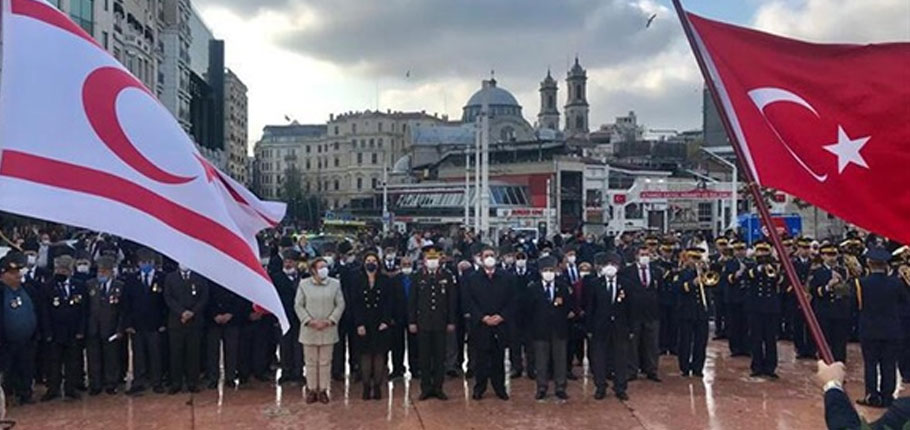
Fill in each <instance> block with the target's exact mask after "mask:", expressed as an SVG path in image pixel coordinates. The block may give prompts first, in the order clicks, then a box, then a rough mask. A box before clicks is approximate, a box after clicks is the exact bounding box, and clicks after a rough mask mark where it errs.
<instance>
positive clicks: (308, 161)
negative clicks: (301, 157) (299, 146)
mask: <svg viewBox="0 0 910 430" xmlns="http://www.w3.org/2000/svg"><path fill="white" fill-rule="evenodd" d="M306 169H307V170H310V159H309V158H307V159H306Z"/></svg>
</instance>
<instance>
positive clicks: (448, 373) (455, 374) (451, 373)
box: [446, 370, 458, 378]
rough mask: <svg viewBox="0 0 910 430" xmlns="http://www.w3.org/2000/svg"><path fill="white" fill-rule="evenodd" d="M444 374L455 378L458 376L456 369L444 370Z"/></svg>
mask: <svg viewBox="0 0 910 430" xmlns="http://www.w3.org/2000/svg"><path fill="white" fill-rule="evenodd" d="M446 376H448V377H449V378H457V377H458V371H457V370H449V371H447V372H446Z"/></svg>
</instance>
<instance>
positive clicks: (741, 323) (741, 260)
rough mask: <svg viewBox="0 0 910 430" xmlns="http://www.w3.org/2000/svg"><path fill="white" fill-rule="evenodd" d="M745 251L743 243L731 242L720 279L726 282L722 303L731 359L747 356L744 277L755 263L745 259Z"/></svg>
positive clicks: (746, 280) (747, 329)
mask: <svg viewBox="0 0 910 430" xmlns="http://www.w3.org/2000/svg"><path fill="white" fill-rule="evenodd" d="M746 251H747V250H746V243H745V242H743V241H739V240H738V241H736V242H733V258H731V259H730V260H727V262H726V263H725V264H724V269H723V271H722V272H721V277H722V278H724V280H725V281H726V289H725V290H724V293H725V294H724V301H726V308H727V339H728V340H729V342H728V344H729V347H730V356H732V357H748V356H749V325H748V321H747V318H746V310H745V308H744V303H745V300H746V290H747V289H748V286H749V282H748V281H749V280H748V278H747V276H746V275H748V273H749V269H751V268H752V266H754V264H755V263H754V262H753V261H752V260H751V259H748V258H746V254H747V252H746Z"/></svg>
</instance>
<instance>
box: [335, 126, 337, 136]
mask: <svg viewBox="0 0 910 430" xmlns="http://www.w3.org/2000/svg"><path fill="white" fill-rule="evenodd" d="M335 136H338V126H337V125H336V126H335Z"/></svg>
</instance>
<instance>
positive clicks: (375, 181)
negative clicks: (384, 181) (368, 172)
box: [373, 178, 379, 190]
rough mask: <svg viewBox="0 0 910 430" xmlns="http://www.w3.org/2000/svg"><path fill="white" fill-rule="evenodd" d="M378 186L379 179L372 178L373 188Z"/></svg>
mask: <svg viewBox="0 0 910 430" xmlns="http://www.w3.org/2000/svg"><path fill="white" fill-rule="evenodd" d="M377 188H379V179H377V178H373V189H374V190H375V189H377Z"/></svg>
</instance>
